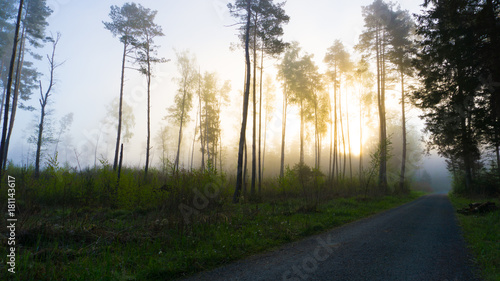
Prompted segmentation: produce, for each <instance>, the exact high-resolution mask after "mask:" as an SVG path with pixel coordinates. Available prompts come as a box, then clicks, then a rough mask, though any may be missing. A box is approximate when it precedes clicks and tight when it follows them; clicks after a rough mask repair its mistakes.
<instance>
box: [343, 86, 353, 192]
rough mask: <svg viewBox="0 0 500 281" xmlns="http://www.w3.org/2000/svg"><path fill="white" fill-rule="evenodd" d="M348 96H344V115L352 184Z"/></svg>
mask: <svg viewBox="0 0 500 281" xmlns="http://www.w3.org/2000/svg"><path fill="white" fill-rule="evenodd" d="M347 97H348V95H347V94H346V95H345V115H346V129H347V149H348V150H349V178H350V181H351V182H352V153H351V136H350V133H349V128H350V124H349V101H348V100H347Z"/></svg>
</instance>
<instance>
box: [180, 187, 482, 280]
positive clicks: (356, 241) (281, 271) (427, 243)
mask: <svg viewBox="0 0 500 281" xmlns="http://www.w3.org/2000/svg"><path fill="white" fill-rule="evenodd" d="M472 263H473V262H472V256H471V255H470V253H469V251H468V250H467V248H466V244H465V241H464V239H463V238H462V235H461V230H460V228H459V226H458V224H457V219H456V217H455V212H454V209H453V207H452V205H451V203H450V201H449V200H448V197H447V196H446V195H439V194H433V195H427V196H423V197H421V198H419V199H417V200H415V201H412V202H410V203H407V204H405V205H402V206H399V207H397V208H394V209H391V210H388V211H385V212H382V213H379V214H377V215H374V216H371V217H368V218H365V219H362V220H358V221H356V222H353V223H350V224H347V225H344V226H342V227H339V228H335V229H332V230H329V231H326V232H324V233H322V234H319V235H315V236H311V237H309V238H306V239H303V240H300V241H296V242H294V243H290V244H287V245H284V246H282V247H280V248H278V249H276V250H273V251H270V252H266V253H262V254H258V255H254V256H251V257H249V258H246V259H243V260H241V261H238V262H235V263H232V264H229V265H226V266H223V267H220V268H217V269H215V270H212V271H208V272H202V273H199V274H197V275H194V276H192V277H190V278H188V279H184V280H210V281H213V280H249V281H250V280H252V281H255V280H293V281H298V280H318V281H321V280H384V281H385V280H443V281H444V280H448V281H460V280H467V281H469V280H479V279H477V278H476V276H478V274H476V273H477V271H476V269H475V268H474V267H473V265H472Z"/></svg>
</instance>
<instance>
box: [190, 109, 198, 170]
mask: <svg viewBox="0 0 500 281" xmlns="http://www.w3.org/2000/svg"><path fill="white" fill-rule="evenodd" d="M194 120H195V125H194V134H193V147H192V149H191V167H190V170H191V171H193V161H194V144H195V142H196V129H197V128H198V110H196V118H195V119H194Z"/></svg>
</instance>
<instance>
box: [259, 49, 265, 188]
mask: <svg viewBox="0 0 500 281" xmlns="http://www.w3.org/2000/svg"><path fill="white" fill-rule="evenodd" d="M263 73H264V48H262V54H261V56H260V85H259V86H260V94H259V160H258V161H259V183H258V185H259V195H260V192H261V189H262V166H261V161H260V160H261V158H260V156H261V151H260V148H261V143H262V139H261V136H262V75H263Z"/></svg>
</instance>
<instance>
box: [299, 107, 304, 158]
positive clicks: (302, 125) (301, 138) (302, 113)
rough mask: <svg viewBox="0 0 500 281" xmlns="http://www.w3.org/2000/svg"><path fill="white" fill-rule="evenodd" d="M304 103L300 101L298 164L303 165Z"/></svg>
mask: <svg viewBox="0 0 500 281" xmlns="http://www.w3.org/2000/svg"><path fill="white" fill-rule="evenodd" d="M304 129H305V128H304V101H303V99H301V100H300V163H302V164H304Z"/></svg>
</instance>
